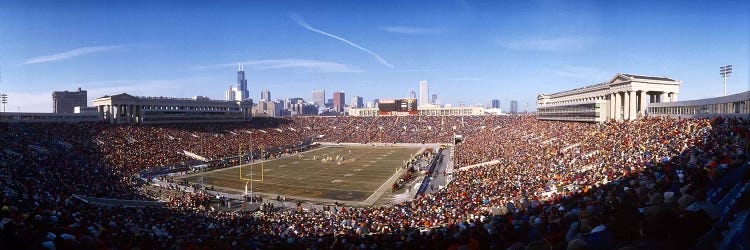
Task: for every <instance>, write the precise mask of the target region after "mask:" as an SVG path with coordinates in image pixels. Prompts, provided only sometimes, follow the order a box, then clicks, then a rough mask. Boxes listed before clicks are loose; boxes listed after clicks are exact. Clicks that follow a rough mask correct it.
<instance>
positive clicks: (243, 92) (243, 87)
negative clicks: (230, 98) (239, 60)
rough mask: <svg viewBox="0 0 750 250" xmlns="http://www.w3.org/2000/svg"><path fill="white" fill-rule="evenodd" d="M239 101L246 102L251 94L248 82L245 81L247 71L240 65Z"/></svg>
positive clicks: (238, 80) (238, 75) (238, 79)
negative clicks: (248, 89)
mask: <svg viewBox="0 0 750 250" xmlns="http://www.w3.org/2000/svg"><path fill="white" fill-rule="evenodd" d="M237 92H238V93H237V94H239V95H238V96H237V99H239V100H243V101H244V100H245V99H248V98H250V92H249V91H247V80H246V79H245V69H244V67H243V65H242V64H240V65H239V70H238V71H237Z"/></svg>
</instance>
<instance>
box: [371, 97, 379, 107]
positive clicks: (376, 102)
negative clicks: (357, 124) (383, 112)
mask: <svg viewBox="0 0 750 250" xmlns="http://www.w3.org/2000/svg"><path fill="white" fill-rule="evenodd" d="M372 103H373V106H372V107H373V108H378V107H379V105H378V103H380V99H378V98H375V99H372Z"/></svg>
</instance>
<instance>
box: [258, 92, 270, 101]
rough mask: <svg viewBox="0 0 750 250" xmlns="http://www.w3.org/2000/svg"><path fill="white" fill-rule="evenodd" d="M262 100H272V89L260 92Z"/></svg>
mask: <svg viewBox="0 0 750 250" xmlns="http://www.w3.org/2000/svg"><path fill="white" fill-rule="evenodd" d="M260 100H261V101H270V100H271V91H268V90H263V91H261V92H260Z"/></svg>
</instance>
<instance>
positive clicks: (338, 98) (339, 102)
mask: <svg viewBox="0 0 750 250" xmlns="http://www.w3.org/2000/svg"><path fill="white" fill-rule="evenodd" d="M345 105H346V94H344V92H333V110H334V111H336V112H344V106H345Z"/></svg>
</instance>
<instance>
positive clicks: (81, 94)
mask: <svg viewBox="0 0 750 250" xmlns="http://www.w3.org/2000/svg"><path fill="white" fill-rule="evenodd" d="M86 96H87V94H86V90H81V88H78V91H75V92H71V91H67V90H66V91H54V92H52V113H55V114H71V113H73V110H74V109H75V107H86V105H87V104H86V103H87V100H86Z"/></svg>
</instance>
